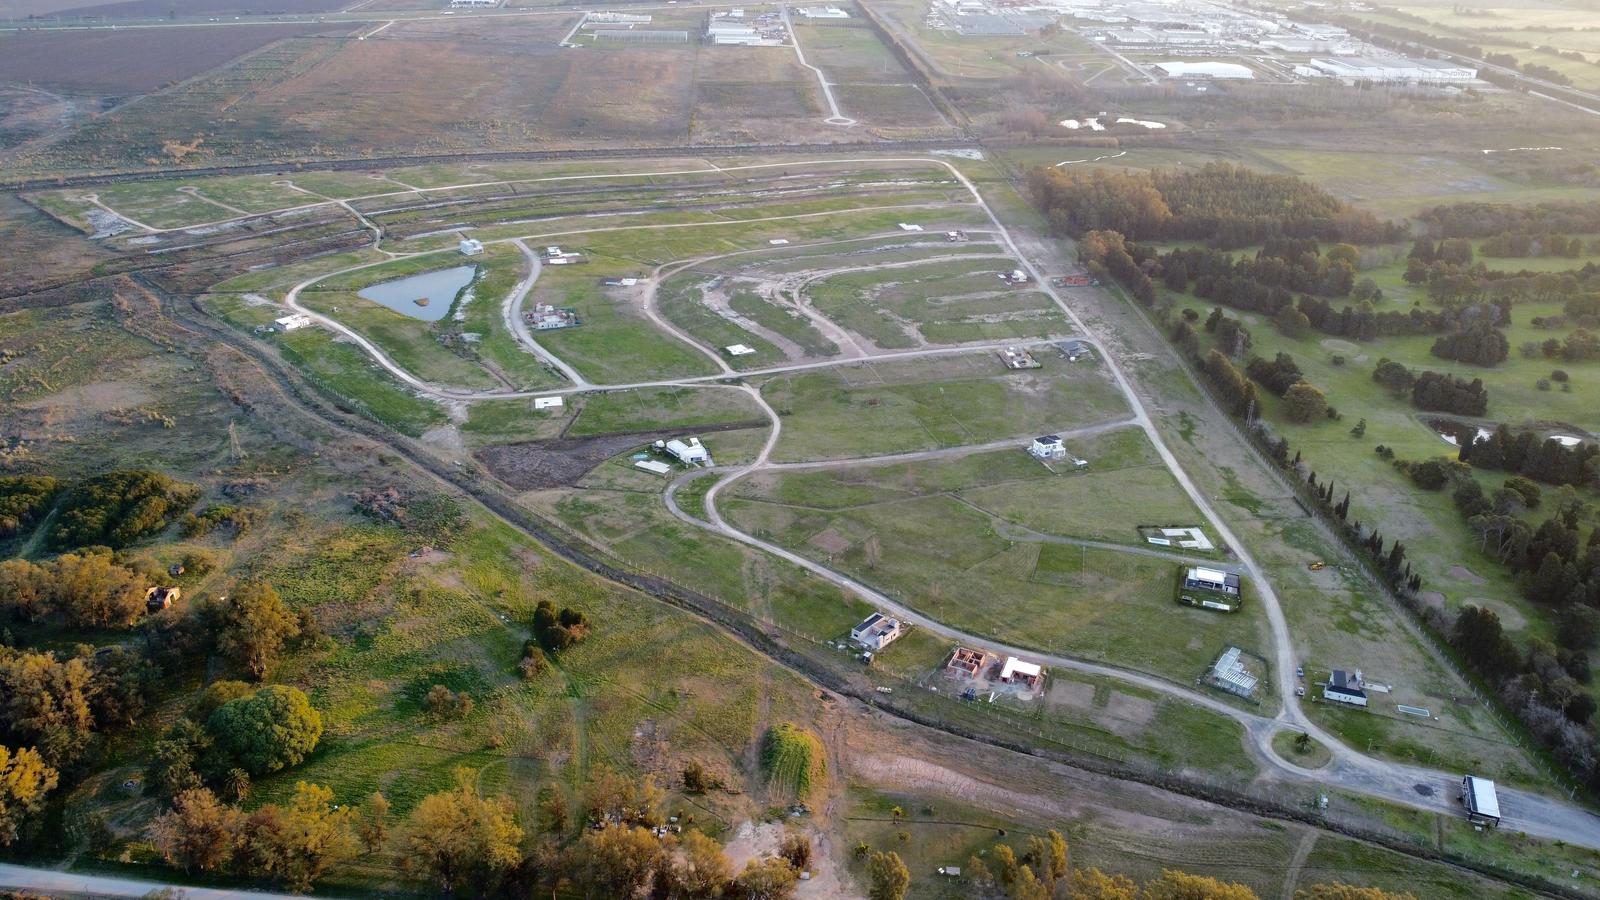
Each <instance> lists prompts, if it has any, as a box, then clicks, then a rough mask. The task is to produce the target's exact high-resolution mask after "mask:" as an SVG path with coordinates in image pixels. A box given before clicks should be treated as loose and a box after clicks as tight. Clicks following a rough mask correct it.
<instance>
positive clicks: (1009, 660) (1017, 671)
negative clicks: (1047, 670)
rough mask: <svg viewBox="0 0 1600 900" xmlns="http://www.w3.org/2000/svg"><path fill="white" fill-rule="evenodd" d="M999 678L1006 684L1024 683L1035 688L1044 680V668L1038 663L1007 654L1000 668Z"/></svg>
mask: <svg viewBox="0 0 1600 900" xmlns="http://www.w3.org/2000/svg"><path fill="white" fill-rule="evenodd" d="M1000 680H1001V681H1003V682H1005V683H1006V684H1025V685H1027V686H1028V687H1030V688H1035V687H1038V686H1039V682H1040V681H1042V680H1044V668H1043V667H1041V666H1040V665H1039V664H1038V663H1031V662H1023V661H1022V660H1020V659H1017V658H1016V657H1015V656H1008V657H1006V664H1005V665H1004V666H1002V667H1001V669H1000Z"/></svg>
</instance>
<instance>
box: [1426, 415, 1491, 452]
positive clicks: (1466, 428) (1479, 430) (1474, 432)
mask: <svg viewBox="0 0 1600 900" xmlns="http://www.w3.org/2000/svg"><path fill="white" fill-rule="evenodd" d="M1423 422H1424V423H1425V424H1427V426H1428V427H1429V428H1432V429H1433V433H1434V434H1437V435H1438V436H1439V437H1441V438H1443V439H1444V441H1445V443H1447V444H1453V445H1455V446H1457V447H1459V446H1461V445H1462V444H1464V443H1466V442H1468V441H1471V442H1473V443H1477V442H1478V441H1486V440H1488V439H1489V435H1490V431H1489V429H1487V428H1483V427H1480V426H1477V425H1468V424H1467V423H1465V422H1457V421H1456V420H1454V419H1438V418H1429V419H1423Z"/></svg>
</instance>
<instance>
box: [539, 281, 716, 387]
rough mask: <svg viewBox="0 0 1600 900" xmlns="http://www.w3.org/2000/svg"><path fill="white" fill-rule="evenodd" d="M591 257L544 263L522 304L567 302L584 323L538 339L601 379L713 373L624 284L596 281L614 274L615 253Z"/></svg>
mask: <svg viewBox="0 0 1600 900" xmlns="http://www.w3.org/2000/svg"><path fill="white" fill-rule="evenodd" d="M590 259H591V261H592V262H591V264H590V265H586V266H569V267H567V268H566V269H557V268H552V267H548V266H547V267H545V269H544V271H543V274H541V275H540V276H539V282H538V284H537V285H536V286H535V287H534V290H533V293H532V295H531V296H529V297H528V299H527V301H526V302H525V303H524V304H523V305H524V308H532V305H533V304H535V303H548V304H550V305H552V306H570V307H572V308H574V309H576V310H577V312H578V317H579V319H580V320H581V321H582V323H583V324H581V325H579V326H577V327H575V328H563V329H560V330H557V331H547V332H544V333H542V334H540V335H539V336H538V338H537V339H538V341H539V343H540V344H542V345H543V346H544V347H545V348H546V349H548V350H549V351H550V352H551V353H554V354H555V355H556V356H558V357H560V358H561V359H562V360H564V361H565V362H567V363H568V364H569V365H571V366H573V367H574V368H576V369H577V370H578V371H579V372H582V373H583V375H584V376H585V377H587V378H591V379H594V380H595V381H597V382H601V383H627V382H634V381H648V380H653V379H661V378H674V377H688V376H695V375H714V374H716V372H717V368H716V366H715V365H714V364H713V363H712V362H711V361H710V360H709V359H707V358H706V357H705V355H704V354H702V353H701V352H700V351H699V350H697V349H695V348H694V347H691V346H689V345H688V344H685V343H684V342H682V341H680V340H678V339H677V338H675V337H673V336H672V335H670V334H667V333H666V332H663V331H662V330H661V329H659V328H657V327H655V326H654V325H653V324H651V322H650V321H649V320H648V319H646V318H645V317H644V313H643V310H642V309H641V308H640V306H639V305H638V301H637V300H636V299H634V298H633V296H632V294H631V293H624V291H625V290H626V289H619V288H605V287H602V286H601V285H600V278H601V276H603V275H609V274H612V269H613V268H615V265H614V262H615V259H614V258H610V259H607V258H603V257H596V256H593V255H591V256H590Z"/></svg>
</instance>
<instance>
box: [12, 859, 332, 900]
mask: <svg viewBox="0 0 1600 900" xmlns="http://www.w3.org/2000/svg"><path fill="white" fill-rule="evenodd" d="M0 887H5V888H11V889H15V890H28V891H39V892H42V893H47V894H70V895H83V894H88V895H92V896H96V897H145V896H148V895H149V894H150V892H151V891H157V890H160V889H162V888H175V889H177V890H179V891H181V892H182V896H183V897H184V898H185V900H230V898H238V897H244V898H253V900H305V896H304V895H303V894H272V893H267V892H266V891H247V890H242V889H239V888H227V889H223V888H203V887H190V886H188V885H181V884H168V883H164V882H159V881H144V880H141V879H136V878H117V877H114V876H110V875H82V874H78V873H75V872H60V871H57V870H55V869H36V868H30V867H28V866H14V865H11V864H9V863H0ZM318 896H319V897H320V896H326V895H324V894H322V893H320V892H319V893H318Z"/></svg>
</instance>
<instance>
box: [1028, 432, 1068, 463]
mask: <svg viewBox="0 0 1600 900" xmlns="http://www.w3.org/2000/svg"><path fill="white" fill-rule="evenodd" d="M1028 452H1029V453H1031V454H1033V456H1034V458H1035V459H1066V458H1067V445H1066V444H1063V443H1062V442H1061V437H1060V436H1059V435H1054V434H1042V435H1039V436H1038V437H1036V438H1034V439H1033V443H1032V444H1029V445H1028Z"/></svg>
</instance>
